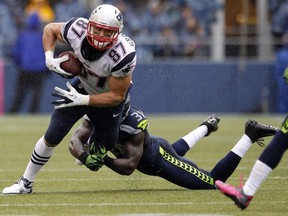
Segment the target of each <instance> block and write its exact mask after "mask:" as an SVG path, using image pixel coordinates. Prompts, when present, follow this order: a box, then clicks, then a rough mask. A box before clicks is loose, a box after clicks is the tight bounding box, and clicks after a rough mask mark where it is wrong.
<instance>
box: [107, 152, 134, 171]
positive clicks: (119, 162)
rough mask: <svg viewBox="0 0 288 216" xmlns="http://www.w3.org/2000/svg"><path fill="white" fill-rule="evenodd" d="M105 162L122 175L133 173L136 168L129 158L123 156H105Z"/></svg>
mask: <svg viewBox="0 0 288 216" xmlns="http://www.w3.org/2000/svg"><path fill="white" fill-rule="evenodd" d="M104 164H105V165H106V166H107V167H109V168H110V169H111V170H113V171H114V172H117V173H119V174H120V175H131V174H132V173H133V172H134V171H135V169H136V166H134V165H133V164H132V163H131V162H130V161H129V160H127V159H122V158H121V159H120V158H116V159H114V158H111V157H109V156H108V155H107V156H106V157H105V158H104Z"/></svg>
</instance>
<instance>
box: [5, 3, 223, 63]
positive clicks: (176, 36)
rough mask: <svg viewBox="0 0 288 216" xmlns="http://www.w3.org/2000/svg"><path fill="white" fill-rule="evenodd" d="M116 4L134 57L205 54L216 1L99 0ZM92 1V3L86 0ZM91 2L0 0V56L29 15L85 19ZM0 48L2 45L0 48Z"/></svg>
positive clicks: (56, 18)
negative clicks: (135, 50)
mask: <svg viewBox="0 0 288 216" xmlns="http://www.w3.org/2000/svg"><path fill="white" fill-rule="evenodd" d="M96 2H98V3H99V4H101V3H109V4H113V5H115V6H116V7H118V8H119V9H120V10H121V11H122V12H123V16H124V26H125V28H124V34H125V33H126V34H127V35H129V36H131V37H132V39H133V40H134V41H135V42H136V44H137V51H138V55H139V59H142V58H143V60H144V61H145V60H150V59H151V58H154V57H161V56H193V55H197V54H198V55H199V54H205V53H204V52H207V49H205V48H207V47H205V46H204V44H205V43H204V42H205V38H206V37H208V36H209V35H210V28H211V23H212V22H213V21H214V20H215V11H216V10H217V9H219V8H220V5H219V4H218V3H217V0H201V1H198V0H142V1H129V0H103V1H96ZM90 3H91V2H90ZM95 6H96V5H95V4H94V5H91V4H89V1H88V0H86V1H85V0H59V1H49V0H26V1H17V0H2V1H1V2H0V17H1V19H0V30H1V31H0V46H1V52H0V57H2V58H5V57H9V56H10V50H11V49H9V48H10V47H11V46H12V45H13V43H14V42H15V39H16V38H17V34H19V32H20V31H21V29H22V28H24V26H25V22H26V21H25V20H26V19H27V18H28V15H29V14H31V13H34V12H37V13H39V16H40V18H41V20H42V24H43V26H44V25H45V24H46V23H48V22H52V21H63V22H65V21H67V20H69V19H70V18H71V17H79V16H81V17H87V18H89V15H90V12H91V10H92V9H93V8H94V7H95ZM2 47H4V48H2Z"/></svg>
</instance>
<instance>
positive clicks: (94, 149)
mask: <svg viewBox="0 0 288 216" xmlns="http://www.w3.org/2000/svg"><path fill="white" fill-rule="evenodd" d="M89 152H90V154H91V155H97V157H99V158H102V159H104V158H105V156H106V155H107V150H106V148H105V146H103V145H102V144H95V142H93V143H91V144H90V145H89Z"/></svg>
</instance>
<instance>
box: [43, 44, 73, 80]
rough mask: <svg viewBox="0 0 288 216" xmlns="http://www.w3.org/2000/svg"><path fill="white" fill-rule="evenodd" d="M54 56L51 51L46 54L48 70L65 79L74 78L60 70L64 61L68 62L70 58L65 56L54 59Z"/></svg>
mask: <svg viewBox="0 0 288 216" xmlns="http://www.w3.org/2000/svg"><path fill="white" fill-rule="evenodd" d="M53 55H54V53H53V51H51V50H49V51H46V52H45V63H46V66H47V68H48V69H49V70H52V71H54V72H55V73H57V74H59V75H60V76H62V77H64V78H72V77H73V75H72V74H69V73H67V72H65V71H64V70H62V69H61V68H60V64H61V63H62V62H64V61H67V60H68V59H69V56H68V55H64V56H62V57H60V58H54V57H53Z"/></svg>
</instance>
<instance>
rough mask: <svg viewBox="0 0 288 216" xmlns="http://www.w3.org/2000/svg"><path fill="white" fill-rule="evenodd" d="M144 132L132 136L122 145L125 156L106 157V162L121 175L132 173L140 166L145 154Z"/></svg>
mask: <svg viewBox="0 0 288 216" xmlns="http://www.w3.org/2000/svg"><path fill="white" fill-rule="evenodd" d="M144 136H145V134H144V132H141V133H139V134H137V135H135V136H133V137H131V138H130V140H128V141H127V142H126V143H125V144H124V145H121V149H120V151H121V154H122V155H123V158H115V159H114V158H111V157H109V156H108V155H106V157H105V158H104V164H105V165H106V166H107V167H109V168H110V169H112V170H113V171H115V172H117V173H119V174H121V175H131V174H132V173H133V172H134V171H135V169H136V168H137V166H138V163H139V161H140V159H141V157H142V154H143V142H144Z"/></svg>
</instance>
